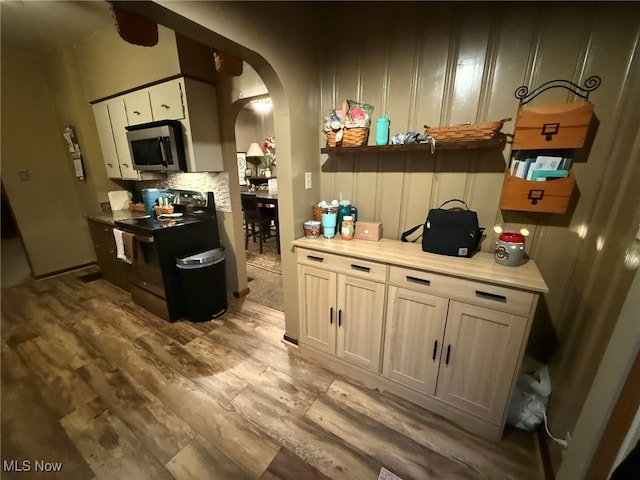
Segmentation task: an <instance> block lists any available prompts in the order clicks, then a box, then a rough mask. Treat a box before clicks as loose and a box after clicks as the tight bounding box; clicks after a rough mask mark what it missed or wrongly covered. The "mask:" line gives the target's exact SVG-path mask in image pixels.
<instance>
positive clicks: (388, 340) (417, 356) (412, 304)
mask: <svg viewBox="0 0 640 480" xmlns="http://www.w3.org/2000/svg"><path fill="white" fill-rule="evenodd" d="M388 297H389V299H388V302H387V322H386V328H385V340H384V360H383V362H382V372H383V374H384V375H385V376H386V377H389V378H392V379H394V380H396V381H398V382H400V383H403V384H404V385H407V386H410V387H413V388H416V389H418V390H420V391H421V392H424V393H427V394H429V395H434V394H435V392H436V380H437V379H438V366H439V365H440V357H441V353H442V341H443V336H444V325H445V321H446V318H447V307H448V305H449V300H448V299H446V298H441V297H436V296H434V295H429V294H426V293H421V292H415V291H412V290H407V289H404V288H399V287H395V286H391V287H389V295H388Z"/></svg>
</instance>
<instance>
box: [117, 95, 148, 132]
mask: <svg viewBox="0 0 640 480" xmlns="http://www.w3.org/2000/svg"><path fill="white" fill-rule="evenodd" d="M123 98H124V104H125V107H126V109H127V122H128V124H129V125H139V124H141V123H148V122H153V115H152V114H151V103H150V102H149V91H148V90H147V89H144V90H138V91H137V92H131V93H127V94H126V95H124V96H123Z"/></svg>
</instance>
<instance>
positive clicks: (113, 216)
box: [87, 209, 146, 226]
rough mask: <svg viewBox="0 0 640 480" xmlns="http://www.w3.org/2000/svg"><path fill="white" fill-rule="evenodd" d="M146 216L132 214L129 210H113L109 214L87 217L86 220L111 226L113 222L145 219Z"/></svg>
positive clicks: (136, 213) (138, 213)
mask: <svg viewBox="0 0 640 480" xmlns="http://www.w3.org/2000/svg"><path fill="white" fill-rule="evenodd" d="M145 216H146V214H144V213H140V212H132V211H131V210H128V209H127V210H115V211H113V212H111V213H101V214H99V215H87V218H88V219H90V220H95V221H96V222H102V223H106V224H107V225H111V226H113V222H116V221H119V220H124V219H126V218H139V217H145Z"/></svg>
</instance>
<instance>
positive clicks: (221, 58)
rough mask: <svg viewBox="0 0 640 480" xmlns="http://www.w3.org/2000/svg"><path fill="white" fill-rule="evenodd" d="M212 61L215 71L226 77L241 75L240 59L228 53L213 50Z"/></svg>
mask: <svg viewBox="0 0 640 480" xmlns="http://www.w3.org/2000/svg"><path fill="white" fill-rule="evenodd" d="M213 61H214V64H215V67H216V72H218V73H219V74H220V75H224V76H226V77H238V76H240V75H242V59H240V58H237V57H234V56H232V55H229V54H228V53H224V52H219V51H217V50H216V51H214V52H213Z"/></svg>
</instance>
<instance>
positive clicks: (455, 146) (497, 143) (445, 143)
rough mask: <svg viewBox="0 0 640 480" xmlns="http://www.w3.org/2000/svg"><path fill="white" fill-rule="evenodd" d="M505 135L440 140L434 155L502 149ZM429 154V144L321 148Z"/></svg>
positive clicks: (340, 151)
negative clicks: (421, 152)
mask: <svg viewBox="0 0 640 480" xmlns="http://www.w3.org/2000/svg"><path fill="white" fill-rule="evenodd" d="M504 144H505V135H498V136H497V137H495V138H492V139H489V140H466V141H462V142H461V141H453V140H440V141H438V142H436V147H435V153H437V152H439V151H441V150H463V149H468V150H471V149H479V148H502V147H503V146H504ZM418 151H425V152H431V144H430V143H409V144H407V145H363V146H361V147H323V148H321V149H320V152H321V153H328V154H361V153H394V152H418Z"/></svg>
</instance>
